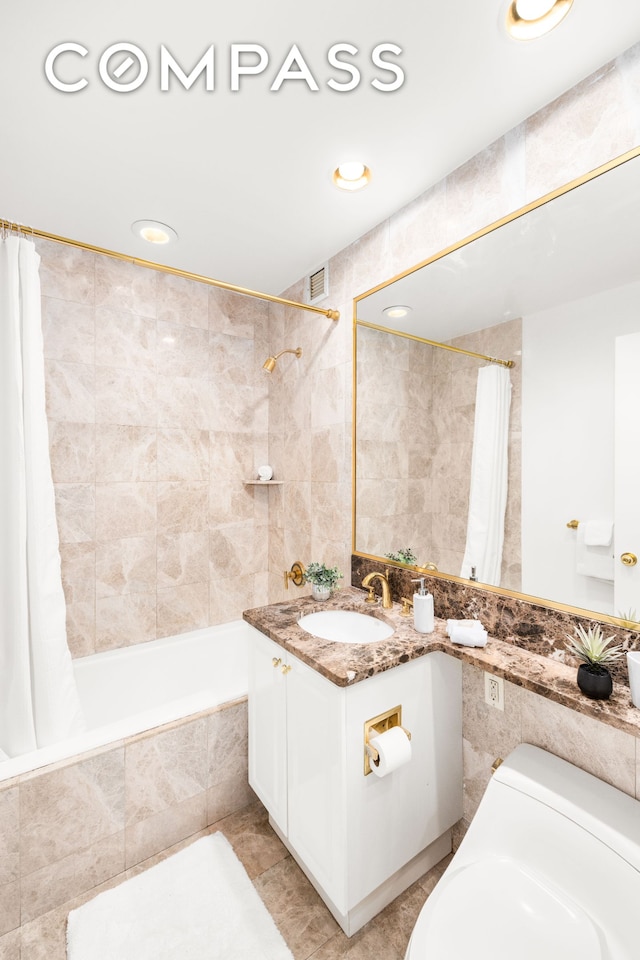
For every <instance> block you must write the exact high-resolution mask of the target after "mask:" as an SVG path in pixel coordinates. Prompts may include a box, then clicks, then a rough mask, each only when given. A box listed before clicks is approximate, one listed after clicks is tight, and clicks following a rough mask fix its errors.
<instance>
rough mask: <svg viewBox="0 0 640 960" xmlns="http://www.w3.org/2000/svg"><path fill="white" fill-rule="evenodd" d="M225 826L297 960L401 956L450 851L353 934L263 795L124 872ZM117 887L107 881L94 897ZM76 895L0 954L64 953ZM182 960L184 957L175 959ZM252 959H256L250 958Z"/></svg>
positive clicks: (10, 940) (38, 959)
mask: <svg viewBox="0 0 640 960" xmlns="http://www.w3.org/2000/svg"><path fill="white" fill-rule="evenodd" d="M217 830H221V831H222V832H223V833H224V835H225V836H226V837H227V839H228V840H229V842H230V843H231V845H232V846H233V848H234V850H235V852H236V855H237V857H238V858H239V860H240V861H241V862H242V864H243V865H244V868H245V870H246V871H247V873H248V875H249V877H250V878H251V880H252V881H253V884H254V886H255V887H256V889H257V891H258V893H259V894H260V896H261V897H262V900H263V901H264V903H265V905H266V906H267V909H268V910H269V912H270V913H271V915H272V917H273V919H274V920H275V922H276V924H277V925H278V927H279V929H280V932H281V933H282V935H283V937H284V939H285V940H286V942H287V944H288V946H289V949H290V950H291V952H292V954H293V956H294V958H295V960H343V958H344V960H347V958H348V960H365V958H366V960H369V958H371V957H372V956H375V957H376V960H403V958H404V954H405V950H406V947H407V944H408V942H409V937H410V935H411V931H412V929H413V926H414V924H415V921H416V918H417V916H418V913H419V912H420V908H421V907H422V905H423V903H424V901H425V900H426V898H427V897H428V896H429V893H430V892H431V891H432V890H433V887H434V886H435V884H436V882H437V880H438V879H439V877H440V876H441V874H442V871H443V870H444V868H445V867H446V865H447V863H448V862H449V859H450V858H446V859H445V860H443V861H442V862H441V863H440V864H438V865H437V866H436V867H434V868H433V869H432V870H430V871H429V873H427V874H425V875H424V876H423V877H422V878H421V879H420V880H418V881H416V883H414V884H413V885H412V886H411V887H409V889H408V890H406V891H405V892H404V893H403V894H401V896H399V897H398V898H397V899H396V900H394V901H393V903H390V904H389V906H388V907H386V908H385V909H384V910H383V911H382V912H381V913H379V914H378V916H377V917H374V918H373V920H370V921H369V923H367V924H366V925H365V926H364V927H363V928H362V930H360V931H358V933H356V934H354V936H352V937H351V938H349V937H347V936H345V934H344V933H343V932H342V930H341V929H340V927H339V926H338V924H337V923H336V921H335V920H334V919H333V917H332V916H331V914H330V913H329V911H328V910H327V908H326V907H325V905H324V903H323V902H322V900H321V899H320V897H319V896H318V894H317V893H316V891H315V890H314V889H313V887H312V886H311V884H310V883H309V881H308V880H307V878H306V877H305V876H304V874H303V873H302V871H301V870H300V868H299V867H298V865H297V863H296V862H295V861H294V860H293V858H292V857H291V856H290V854H289V853H288V851H287V850H286V848H285V847H284V846H283V844H282V843H281V842H280V840H279V839H278V837H277V836H276V834H275V833H274V831H273V830H272V829H271V827H270V826H269V820H268V814H267V812H266V810H265V809H264V807H263V806H262V804H261V803H259V801H257V800H256V801H254V802H253V803H251V804H250V805H249V806H248V807H245V808H244V809H243V810H241V811H239V812H238V813H234V814H232V815H231V816H229V817H226V818H224V819H223V820H219V821H218V822H217V823H215V824H213V826H211V827H209V828H208V829H207V830H205V831H203V832H202V834H197V835H195V836H193V837H190V838H189V839H188V840H186V841H184V842H183V843H180V844H176V846H175V847H171V848H170V849H169V850H167V851H165V852H164V853H163V854H160V855H158V856H156V857H152V858H151V859H149V860H147V861H145V862H144V863H142V864H140V865H138V866H137V867H135V868H133V869H131V870H129V871H127V876H132V875H133V874H135V873H138V872H140V871H141V870H143V869H146V868H148V867H150V866H153V864H154V863H157V862H158V861H160V860H162V859H164V858H165V857H166V856H168V855H169V854H172V853H175V852H176V851H177V850H179V849H181V848H182V847H184V846H186V845H188V844H189V843H192V842H193V841H194V840H195V839H197V838H198V837H200V836H204V835H205V834H208V833H214V832H215V831H217ZM110 886H114V883H113V882H109V883H106V884H102V885H101V886H99V887H96V889H95V890H93V891H92V893H91V896H94V895H95V894H97V893H100V892H101V891H102V890H104V889H107V888H108V887H110ZM88 899H90V897H89V896H85V897H82V898H78V899H77V900H74V901H73V902H72V903H67V904H65V905H64V906H63V907H59V908H57V909H56V910H52V911H51V912H50V913H48V914H45V915H44V916H43V917H40V918H38V920H35V921H32V922H31V923H27V924H25V925H24V926H23V927H22V929H21V930H16V931H14V935H9V936H7V937H2V938H0V960H14V958H20V960H66V944H65V940H66V936H65V934H66V920H67V914H68V913H69V911H70V910H72V909H74V908H76V907H78V906H80V904H81V903H84V902H86V900H88ZM176 960H179V958H176ZM247 960H251V958H247Z"/></svg>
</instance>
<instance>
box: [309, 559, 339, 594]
mask: <svg viewBox="0 0 640 960" xmlns="http://www.w3.org/2000/svg"><path fill="white" fill-rule="evenodd" d="M304 579H305V582H306V583H315V585H316V586H317V587H330V588H331V589H332V590H333V589H334V588H335V586H336V584H337V583H338V580H341V579H342V574H341V573H340V571H339V570H338V568H337V567H327V566H325V565H324V563H316V562H315V561H314V562H313V563H310V564H309V565H308V567H307V569H306V570H305V572H304Z"/></svg>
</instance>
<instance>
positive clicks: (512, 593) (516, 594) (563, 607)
mask: <svg viewBox="0 0 640 960" xmlns="http://www.w3.org/2000/svg"><path fill="white" fill-rule="evenodd" d="M639 156H640V147H635V148H634V149H633V150H629V151H627V152H626V153H624V154H622V155H621V156H619V157H616V158H614V159H613V160H610V161H608V162H607V163H605V164H602V165H601V166H599V167H596V168H595V169H594V170H591V171H589V172H588V173H586V174H583V175H582V176H580V177H577V178H576V179H575V180H571V181H570V182H569V183H567V184H565V185H564V186H562V187H558V188H557V189H556V190H552V191H551V192H549V193H547V194H545V195H544V196H542V197H540V198H539V199H537V200H534V201H531V202H530V203H528V204H526V205H525V206H523V207H520V208H519V209H518V210H516V211H514V212H513V213H510V214H507V215H506V216H504V217H501V218H500V219H499V220H495V221H494V222H493V223H490V224H488V225H487V226H486V227H483V228H481V229H480V230H477V231H476V232H475V233H472V234H470V235H469V236H467V237H464V238H463V239H462V240H459V241H458V242H456V243H453V244H450V245H449V246H447V247H445V248H444V249H443V250H440V251H439V252H438V253H436V254H434V255H433V256H431V257H428V258H427V259H426V260H422V261H420V262H419V263H417V264H415V265H414V266H413V267H409V268H408V269H407V270H403V271H402V272H401V273H398V274H397V275H396V276H394V277H391V278H390V279H389V280H385V281H384V282H382V283H379V284H377V285H376V286H375V287H372V288H371V289H369V290H367V291H365V292H364V293H361V294H359V295H358V296H356V297H354V300H353V385H352V452H351V460H352V463H351V470H352V472H351V494H352V502H351V549H352V553H353V555H354V556H356V557H362V558H364V559H367V560H374V561H378V562H380V563H384V564H385V565H386V566H392V567H398V568H400V569H409V570H417V571H418V572H419V573H423V574H425V575H427V576H430V577H434V578H437V579H442V580H446V581H449V582H453V583H460V584H466V585H467V586H469V583H470V581H469V580H468V579H465V578H463V577H459V576H456V575H455V574H449V573H442V572H440V571H434V570H432V569H427V568H426V567H421V566H419V565H415V566H411V567H409V566H407V565H405V564H401V563H397V562H395V561H392V560H389V559H388V558H387V557H380V556H377V555H374V554H369V553H364V552H363V551H359V550H357V549H356V520H357V515H356V492H357V491H356V485H357V473H356V453H357V445H356V439H357V437H356V433H357V417H356V413H357V332H358V326H360V325H362V326H367V327H370V326H372V325H371V324H369V323H367V322H366V321H363V322H362V324H361V322H360V321H359V320H358V304H359V302H360V301H361V300H364V299H365V298H366V297H369V296H371V295H372V294H374V293H377V292H378V291H379V290H383V289H385V288H386V287H389V286H391V284H393V283H395V282H396V281H398V280H401V279H402V278H403V277H407V276H409V275H410V274H413V273H415V272H416V271H418V270H421V269H422V268H423V267H426V266H428V265H429V264H431V263H434V262H436V261H437V260H441V259H442V258H443V257H446V256H447V255H448V254H450V253H453V252H454V251H456V250H460V249H461V248H462V247H465V246H467V245H468V244H470V243H472V242H473V241H474V240H477V239H479V238H480V237H483V236H485V235H487V234H489V233H493V232H494V231H496V230H498V229H499V228H500V227H502V226H505V225H506V224H508V223H512V222H513V221H514V220H517V219H519V218H520V217H522V216H524V215H525V214H527V213H529V212H530V211H532V210H536V209H538V208H539V207H542V206H544V205H545V204H547V203H549V202H550V201H551V200H555V199H556V198H557V197H561V196H564V195H565V194H567V193H569V192H570V191H572V190H575V189H576V188H577V187H580V186H582V185H583V184H585V183H589V182H590V181H591V180H595V179H596V178H597V177H600V176H602V175H603V174H605V173H608V172H609V171H610V170H614V169H616V168H617V167H620V166H621V165H622V164H624V163H627V162H628V161H629V160H633V159H635V158H636V157H639ZM380 329H384V328H383V327H380ZM404 336H407V335H406V334H404ZM418 339H419V338H418ZM472 585H473V587H474V588H476V589H479V590H483V591H486V592H487V593H494V594H499V595H501V596H505V597H512V598H514V599H516V600H525V601H527V602H529V603H536V604H538V605H540V606H543V607H546V608H548V609H550V610H560V611H562V612H564V613H569V614H573V615H576V616H588V617H592V618H593V619H596V620H599V621H601V622H603V623H611V624H614V625H616V626H622V627H629V626H630V624H629V622H628V621H625V620H623V619H621V618H620V617H615V616H612V615H609V614H605V613H600V612H598V611H593V610H587V609H584V608H581V607H574V606H572V605H570V604H566V603H562V602H561V601H557V600H549V599H547V598H544V597H538V596H533V595H531V594H526V593H522V592H520V591H517V590H510V589H508V588H505V587H500V586H492V585H491V584H483V583H473V584H472Z"/></svg>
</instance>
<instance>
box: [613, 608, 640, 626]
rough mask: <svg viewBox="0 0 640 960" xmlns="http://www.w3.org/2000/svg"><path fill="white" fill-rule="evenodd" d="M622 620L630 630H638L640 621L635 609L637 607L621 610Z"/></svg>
mask: <svg viewBox="0 0 640 960" xmlns="http://www.w3.org/2000/svg"><path fill="white" fill-rule="evenodd" d="M618 617H619V618H620V620H622V626H623V627H626V628H627V629H628V630H637V629H638V627H640V622H639V621H638V614H637V613H636V611H635V608H632V609H630V610H621V611H620V613H619V614H618Z"/></svg>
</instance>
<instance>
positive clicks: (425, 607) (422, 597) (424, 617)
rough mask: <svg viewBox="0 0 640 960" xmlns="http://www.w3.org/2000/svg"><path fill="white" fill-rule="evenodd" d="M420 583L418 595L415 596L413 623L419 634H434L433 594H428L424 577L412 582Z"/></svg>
mask: <svg viewBox="0 0 640 960" xmlns="http://www.w3.org/2000/svg"><path fill="white" fill-rule="evenodd" d="M411 582H412V583H419V584H420V586H419V587H418V591H417V593H414V595H413V623H414V626H415V628H416V630H417V631H418V633H433V628H434V622H433V594H431V593H427V588H426V587H425V585H424V577H418V578H417V580H412V581H411Z"/></svg>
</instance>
